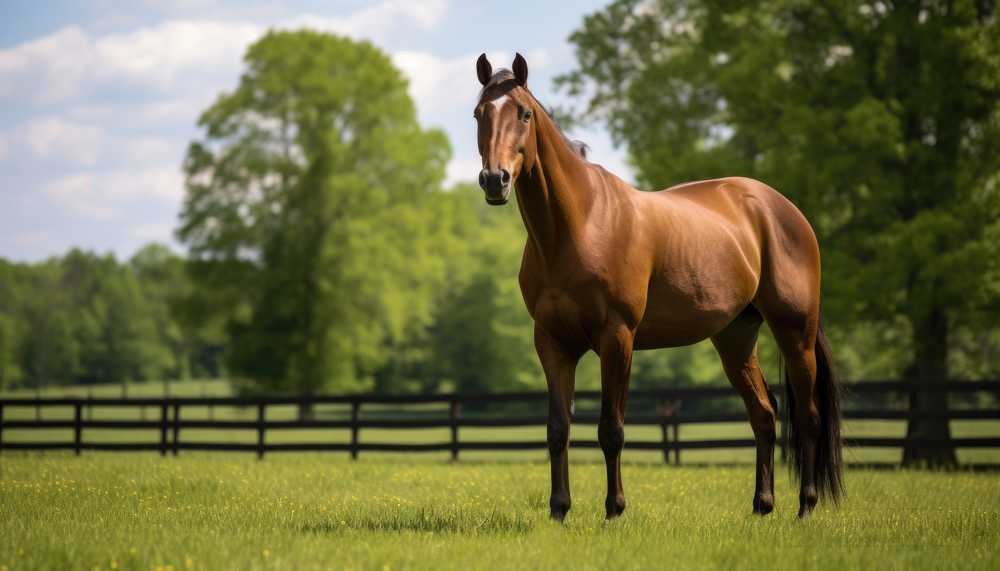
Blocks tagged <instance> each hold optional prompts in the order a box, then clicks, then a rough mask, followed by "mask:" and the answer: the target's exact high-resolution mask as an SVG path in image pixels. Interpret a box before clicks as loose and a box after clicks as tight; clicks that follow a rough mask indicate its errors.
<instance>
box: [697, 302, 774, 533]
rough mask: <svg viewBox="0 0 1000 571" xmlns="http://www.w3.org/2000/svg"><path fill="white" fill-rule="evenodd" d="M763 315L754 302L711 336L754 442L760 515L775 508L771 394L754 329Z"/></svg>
mask: <svg viewBox="0 0 1000 571" xmlns="http://www.w3.org/2000/svg"><path fill="white" fill-rule="evenodd" d="M763 322H764V318H763V317H762V316H761V314H760V312H759V311H757V308H756V307H754V306H753V305H747V306H746V308H744V309H743V311H742V312H741V313H740V314H739V315H738V316H737V317H736V319H734V320H733V321H732V322H731V323H730V324H729V325H727V326H726V327H725V329H723V330H722V331H720V332H718V333H716V334H715V335H714V336H712V344H714V345H715V349H716V350H717V351H718V352H719V357H720V358H721V359H722V367H723V368H724V369H725V371H726V377H727V378H728V379H729V382H730V383H732V385H733V387H734V388H736V391H737V392H738V393H739V394H740V397H742V398H743V404H744V405H746V408H747V416H748V417H749V418H750V427H751V428H753V435H754V439H755V440H756V441H757V483H756V486H755V487H754V493H753V511H754V513H758V514H761V515H766V514H769V513H771V510H773V509H774V440H775V431H774V420H775V416H774V411H775V400H774V395H772V394H771V391H770V390H769V389H768V387H767V381H765V380H764V374H763V373H762V372H761V370H760V364H759V363H758V362H757V332H758V331H759V330H760V326H761V324H762V323H763Z"/></svg>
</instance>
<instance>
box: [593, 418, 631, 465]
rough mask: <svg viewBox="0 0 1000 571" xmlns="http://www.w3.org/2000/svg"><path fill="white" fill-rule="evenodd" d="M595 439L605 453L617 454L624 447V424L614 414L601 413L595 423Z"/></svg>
mask: <svg viewBox="0 0 1000 571" xmlns="http://www.w3.org/2000/svg"><path fill="white" fill-rule="evenodd" d="M597 440H598V442H600V443H601V450H603V451H604V453H605V454H606V455H607V454H612V455H614V454H618V453H619V452H621V451H622V449H623V448H625V426H624V425H623V424H622V422H621V421H620V420H618V419H617V418H615V417H614V416H612V415H609V414H602V415H601V420H600V421H599V422H598V424H597Z"/></svg>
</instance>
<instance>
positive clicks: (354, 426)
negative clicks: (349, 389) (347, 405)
mask: <svg viewBox="0 0 1000 571" xmlns="http://www.w3.org/2000/svg"><path fill="white" fill-rule="evenodd" d="M360 420H361V401H354V402H353V403H351V459H352V460H357V459H358V430H359V428H360V427H359V426H358V422H359V421H360Z"/></svg>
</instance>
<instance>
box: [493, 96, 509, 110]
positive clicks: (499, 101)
mask: <svg viewBox="0 0 1000 571" xmlns="http://www.w3.org/2000/svg"><path fill="white" fill-rule="evenodd" d="M506 102H507V96H506V95H501V96H500V97H497V98H496V99H494V100H493V101H490V104H492V105H493V108H494V109H496V110H497V113H499V112H500V110H501V109H503V104H504V103H506Z"/></svg>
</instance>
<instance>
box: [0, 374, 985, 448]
mask: <svg viewBox="0 0 1000 571" xmlns="http://www.w3.org/2000/svg"><path fill="white" fill-rule="evenodd" d="M913 391H934V392H942V393H952V394H954V393H992V394H994V395H997V397H998V398H995V399H994V400H995V401H998V402H1000V381H950V382H926V383H902V382H899V381H879V382H864V383H854V384H851V385H849V392H850V394H851V395H852V396H857V397H861V396H864V395H879V394H881V395H887V396H888V395H897V401H900V402H905V398H899V395H906V394H908V393H911V392H913ZM734 396H735V392H734V391H733V390H732V389H730V388H714V387H713V388H684V389H657V390H633V391H631V392H630V394H629V399H630V404H631V403H636V402H639V403H643V402H645V403H646V404H647V407H646V408H647V409H651V408H654V407H650V406H648V405H649V404H653V405H654V406H655V411H656V412H655V414H649V413H642V412H639V413H635V414H626V418H625V422H626V424H628V425H647V426H649V425H653V426H659V427H660V428H661V431H662V437H663V438H662V441H660V442H650V441H633V442H626V444H625V446H626V448H628V449H633V450H655V451H662V452H663V456H664V460H665V461H670V459H671V456H672V457H673V461H674V462H675V463H677V462H679V460H680V451H681V450H697V449H718V448H746V447H754V446H755V443H754V440H753V439H750V438H739V439H722V440H679V439H678V430H679V427H680V426H682V425H685V424H698V423H723V422H745V421H746V420H747V417H746V413H745V412H702V413H697V412H682V411H681V410H680V408H681V404H682V403H691V402H692V401H694V402H697V401H699V400H704V399H719V398H732V397H734ZM547 398H548V396H547V394H546V393H544V392H520V393H498V394H450V395H406V396H392V395H314V396H309V397H302V396H272V397H248V398H204V397H202V398H141V399H71V398H55V399H30V398H29V399H0V450H54V449H71V450H75V451H76V453H77V454H80V452H81V451H82V450H159V451H160V453H161V454H164V455H166V454H167V453H168V452H172V453H173V454H175V455H176V454H177V453H178V452H179V451H180V450H218V451H246V452H256V453H257V454H258V455H259V456H263V455H264V453H266V452H275V451H342V452H350V453H351V455H352V457H355V458H356V457H357V455H358V453H359V452H360V451H380V452H432V451H450V452H451V455H452V458H458V455H459V452H460V451H462V450H544V449H547V448H548V445H547V443H546V442H545V441H514V442H481V441H476V442H470V441H462V440H461V439H460V429H461V428H503V427H526V426H544V425H545V424H546V418H545V416H544V415H542V414H522V415H511V414H506V415H503V416H498V415H492V416H486V415H482V414H480V415H478V416H469V417H463V416H462V409H463V407H466V408H468V407H470V406H481V405H497V404H518V403H520V404H524V405H531V404H535V405H538V404H539V403H544V402H546V400H547ZM575 399H576V402H577V403H581V402H588V401H590V402H595V401H596V402H599V401H600V392H598V391H578V392H577V393H576V395H575ZM779 399H780V395H779ZM324 404H338V405H349V406H350V410H349V412H347V414H346V415H345V416H347V418H346V419H343V420H267V410H268V407H273V406H281V405H295V406H304V407H312V406H315V405H324ZM433 404H437V405H444V408H443V410H440V411H436V412H437V413H441V412H445V413H446V414H447V416H446V417H438V418H411V419H399V418H375V419H365V418H363V413H364V410H365V406H366V405H396V406H397V407H401V408H400V409H398V410H396V411H394V413H395V414H399V413H400V412H405V411H406V409H407V407H412V406H413V405H433ZM845 404H846V405H847V408H846V410H845V411H844V417H845V418H846V419H864V420H874V419H877V420H1000V408H985V409H983V408H980V409H959V410H942V411H924V410H905V409H885V408H883V409H863V408H852V407H851V406H850V405H851V401H850V400H848V401H847V402H846V403H845ZM994 404H995V403H994ZM223 406H229V407H241V408H249V409H251V410H252V409H254V408H255V409H256V412H257V415H256V416H257V419H256V420H214V418H213V417H212V415H211V413H210V418H209V419H208V420H185V419H183V418H182V411H183V410H184V409H185V408H188V409H190V408H192V407H208V408H209V411H212V410H214V408H215V407H223ZM60 407H62V408H65V407H72V409H73V418H72V420H70V419H60V420H42V410H43V409H54V408H60ZM94 407H114V408H119V407H130V408H135V407H140V408H141V409H142V410H143V411H145V409H147V408H150V407H152V408H154V409H159V412H160V414H159V420H94V419H93V418H92V414H93V408H94ZM25 408H28V409H31V408H33V409H34V410H35V418H34V419H33V420H26V419H5V415H4V412H5V411H11V410H14V409H25ZM578 408H579V406H578ZM85 410H87V411H88V412H89V415H88V418H84V414H83V413H84V411H85ZM418 412H419V411H418ZM424 414H428V413H427V412H426V411H425V412H424ZM597 422H598V415H597V414H595V413H592V412H588V411H585V410H581V411H580V414H577V415H575V416H574V418H573V423H574V424H597ZM426 428H449V429H450V431H451V438H450V440H449V441H446V442H436V443H425V444H414V443H391V442H386V443H370V442H360V441H359V433H360V431H361V430H362V429H390V430H413V429H426ZM12 429H17V430H40V429H72V430H73V440H72V441H41V442H24V441H17V442H10V441H5V440H4V433H5V432H6V431H8V430H12ZM89 429H114V430H120V431H134V430H157V431H159V433H160V439H159V441H158V442H86V441H84V439H83V432H84V430H89ZM191 429H202V430H204V429H210V430H237V429H238V430H256V431H257V442H256V443H254V444H250V443H242V444H241V443H231V442H191V441H182V440H181V438H180V436H181V434H182V431H183V430H191ZM296 429H343V430H350V435H351V439H350V442H300V443H280V444H277V443H271V444H269V443H267V442H266V436H267V432H268V431H273V430H296ZM8 434H9V433H8ZM844 444H845V445H847V446H867V447H899V448H902V447H907V448H1000V437H985V438H952V439H948V440H936V439H930V438H867V437H858V438H847V439H845V442H844ZM570 445H571V446H572V447H574V448H599V447H600V445H599V443H598V442H596V441H590V440H574V441H572V442H571V444H570ZM778 445H779V446H783V445H784V440H783V439H782V438H779V439H778Z"/></svg>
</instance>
